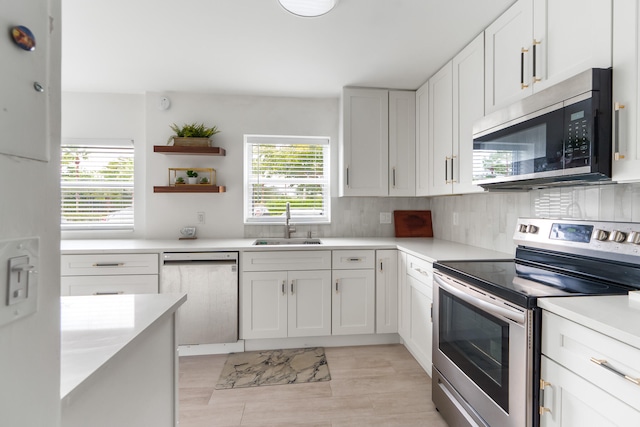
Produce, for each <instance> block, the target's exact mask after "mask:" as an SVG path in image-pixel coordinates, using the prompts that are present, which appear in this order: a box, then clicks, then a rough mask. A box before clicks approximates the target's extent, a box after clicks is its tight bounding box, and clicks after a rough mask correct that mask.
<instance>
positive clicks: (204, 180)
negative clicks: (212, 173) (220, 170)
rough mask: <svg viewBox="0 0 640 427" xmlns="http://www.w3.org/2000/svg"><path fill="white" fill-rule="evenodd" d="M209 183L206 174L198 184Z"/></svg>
mask: <svg viewBox="0 0 640 427" xmlns="http://www.w3.org/2000/svg"><path fill="white" fill-rule="evenodd" d="M208 183H209V178H207V177H206V176H205V177H203V178H201V179H200V184H208Z"/></svg>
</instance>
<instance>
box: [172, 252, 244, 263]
mask: <svg viewBox="0 0 640 427" xmlns="http://www.w3.org/2000/svg"><path fill="white" fill-rule="evenodd" d="M162 261H163V262H164V263H165V264H167V263H173V262H180V261H186V262H196V261H197V262H207V263H209V262H219V261H223V262H225V261H226V262H233V263H235V264H237V263H238V252H164V253H163V254H162Z"/></svg>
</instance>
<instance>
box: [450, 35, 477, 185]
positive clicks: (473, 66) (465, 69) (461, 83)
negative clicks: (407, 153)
mask: <svg viewBox="0 0 640 427" xmlns="http://www.w3.org/2000/svg"><path fill="white" fill-rule="evenodd" d="M482 116H484V33H482V34H480V35H479V36H478V37H476V38H475V39H474V40H473V42H471V43H470V44H469V45H468V46H467V47H466V48H464V49H463V50H462V52H460V53H459V54H458V55H456V56H455V58H453V167H454V171H453V193H454V194H462V193H474V192H481V191H483V189H482V187H478V186H477V185H473V184H472V179H473V124H474V122H475V121H476V120H478V119H479V118H482Z"/></svg>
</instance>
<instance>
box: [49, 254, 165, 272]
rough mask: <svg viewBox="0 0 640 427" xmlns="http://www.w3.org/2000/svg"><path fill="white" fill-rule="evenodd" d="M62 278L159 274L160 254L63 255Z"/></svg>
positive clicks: (61, 258) (61, 259)
mask: <svg viewBox="0 0 640 427" xmlns="http://www.w3.org/2000/svg"><path fill="white" fill-rule="evenodd" d="M60 262H61V264H60V274H61V275H62V276H112V275H127V274H158V254H95V255H62V256H61V257H60Z"/></svg>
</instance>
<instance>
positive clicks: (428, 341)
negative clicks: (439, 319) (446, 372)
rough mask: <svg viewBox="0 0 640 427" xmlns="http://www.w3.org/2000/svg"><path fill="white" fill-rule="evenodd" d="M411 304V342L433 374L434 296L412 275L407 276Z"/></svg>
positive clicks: (422, 363)
mask: <svg viewBox="0 0 640 427" xmlns="http://www.w3.org/2000/svg"><path fill="white" fill-rule="evenodd" d="M407 281H408V283H409V292H410V304H411V326H410V331H409V342H410V345H411V349H412V350H413V353H414V355H415V356H416V358H417V359H419V362H420V364H421V365H422V366H423V367H425V369H427V370H428V373H429V375H431V369H430V368H431V361H432V356H431V353H432V345H433V344H432V341H433V339H432V334H433V332H432V326H433V324H432V322H431V304H432V301H433V297H432V296H431V291H430V289H429V288H428V287H426V286H424V285H422V284H421V283H420V282H418V281H417V280H416V279H414V278H413V277H411V276H407Z"/></svg>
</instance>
